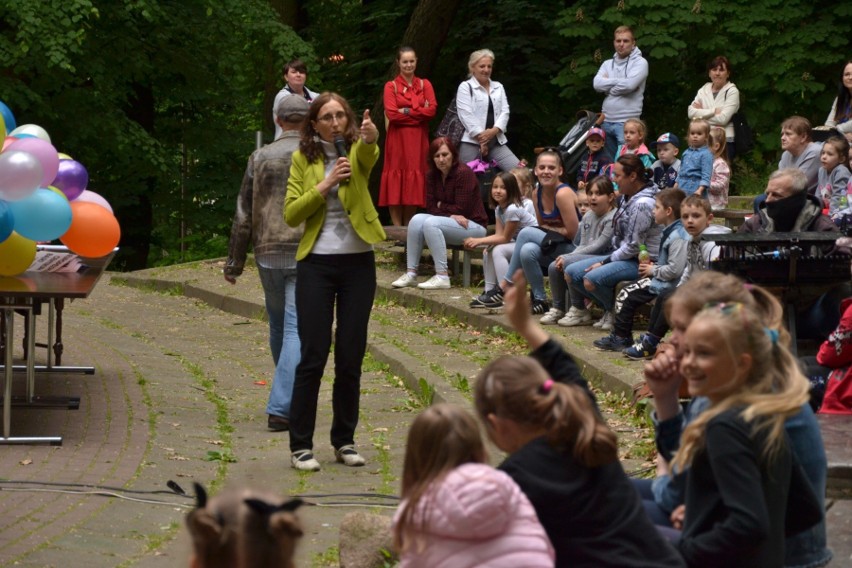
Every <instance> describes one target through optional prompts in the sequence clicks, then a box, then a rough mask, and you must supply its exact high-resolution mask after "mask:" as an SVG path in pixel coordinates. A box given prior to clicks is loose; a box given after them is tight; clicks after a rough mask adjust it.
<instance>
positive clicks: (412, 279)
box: [391, 272, 417, 288]
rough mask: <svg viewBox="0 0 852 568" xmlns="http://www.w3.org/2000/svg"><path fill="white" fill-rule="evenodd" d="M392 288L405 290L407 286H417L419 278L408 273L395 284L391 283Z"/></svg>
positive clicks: (395, 281)
mask: <svg viewBox="0 0 852 568" xmlns="http://www.w3.org/2000/svg"><path fill="white" fill-rule="evenodd" d="M391 286H393V287H394V288H405V287H407V286H417V276H414V275H413V274H409V273H408V272H406V273H405V274H403V275H402V276H400V277H399V278H397V279H396V280H394V281H393V282H391Z"/></svg>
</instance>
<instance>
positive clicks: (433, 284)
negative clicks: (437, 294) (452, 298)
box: [417, 274, 450, 290]
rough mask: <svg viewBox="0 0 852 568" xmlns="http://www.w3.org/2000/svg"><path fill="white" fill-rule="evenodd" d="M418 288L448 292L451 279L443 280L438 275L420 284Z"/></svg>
mask: <svg viewBox="0 0 852 568" xmlns="http://www.w3.org/2000/svg"><path fill="white" fill-rule="evenodd" d="M417 287H418V288H420V289H421V290H446V289H447V288H449V287H450V279H449V278H441V277H440V276H438V275H437V274H436V275H435V276H433V277H432V278H430V279H429V280H427V281H426V282H421V283H420V284H418V285H417Z"/></svg>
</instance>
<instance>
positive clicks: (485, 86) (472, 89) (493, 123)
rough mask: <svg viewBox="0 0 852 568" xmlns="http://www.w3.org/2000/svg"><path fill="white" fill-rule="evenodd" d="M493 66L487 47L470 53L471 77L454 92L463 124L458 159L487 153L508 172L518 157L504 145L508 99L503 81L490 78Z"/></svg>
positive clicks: (492, 58)
mask: <svg viewBox="0 0 852 568" xmlns="http://www.w3.org/2000/svg"><path fill="white" fill-rule="evenodd" d="M493 66H494V52H493V51H491V50H490V49H479V50H477V51H474V52H473V53H471V54H470V59H469V60H468V63H467V67H468V70H469V71H470V78H469V79H468V80H467V81H462V83H461V84H460V85H459V88H458V91H457V92H456V107H457V108H458V113H459V120H461V122H462V124H464V136H462V139H461V144H459V161H460V162H461V163H463V164H466V163H468V162H470V161H472V160H475V159H476V158H478V157H479V156H482V158H483V159H485V158H486V157H487V158H489V159H491V160H494V161H496V162H497V165H498V166H499V168H500V169H501V170H503V171H504V172H508V171H511V169H512V168H514V167H516V166H517V165H518V163H519V162H520V160H518V157H517V156H515V154H514V153H513V152H512V150H510V149H509V147H508V146H507V145H506V142H507V141H508V140H507V139H506V127H507V125H508V124H509V99H508V98H506V90H505V89H503V85H502V84H501V83H498V82H497V81H492V80H491V70H492V68H493Z"/></svg>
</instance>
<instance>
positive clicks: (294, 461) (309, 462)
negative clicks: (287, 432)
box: [290, 450, 320, 471]
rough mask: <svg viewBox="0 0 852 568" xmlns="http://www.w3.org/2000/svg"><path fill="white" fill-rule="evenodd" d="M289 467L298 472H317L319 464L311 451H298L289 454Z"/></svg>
mask: <svg viewBox="0 0 852 568" xmlns="http://www.w3.org/2000/svg"><path fill="white" fill-rule="evenodd" d="M290 465H292V466H293V468H294V469H298V470H299V471H319V470H320V462H318V461H317V460H316V459H315V458H314V453H313V452H312V451H311V450H299V451H297V452H293V453H292V454H290Z"/></svg>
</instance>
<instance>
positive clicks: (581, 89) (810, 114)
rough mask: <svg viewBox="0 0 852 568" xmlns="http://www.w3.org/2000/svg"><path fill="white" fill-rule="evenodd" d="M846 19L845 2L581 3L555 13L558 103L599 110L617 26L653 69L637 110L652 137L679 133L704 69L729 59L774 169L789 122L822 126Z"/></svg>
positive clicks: (844, 52) (849, 11) (844, 44)
mask: <svg viewBox="0 0 852 568" xmlns="http://www.w3.org/2000/svg"><path fill="white" fill-rule="evenodd" d="M850 18H852V4H850V3H848V2H847V3H842V2H841V3H836V2H831V3H828V4H825V3H822V4H820V3H814V2H809V1H806V0H789V1H787V2H778V1H776V0H715V1H712V2H711V1H704V2H702V0H690V1H689V2H683V1H681V0H619V1H617V2H613V1H611V0H581V1H579V2H574V3H572V4H571V6H570V7H567V8H565V9H563V10H562V11H561V12H560V14H559V20H558V27H559V33H560V35H561V37H562V43H563V46H564V52H563V56H562V64H563V65H562V69H561V71H560V72H559V73H558V74H557V75H556V77H555V79H554V83H555V84H556V85H558V86H559V87H561V88H562V93H561V96H562V98H563V99H564V100H566V101H571V102H572V104H576V105H581V106H589V107H592V108H599V107H600V100H601V96H600V95H599V94H598V93H595V92H594V90H593V89H592V78H593V77H594V74H595V73H596V72H597V69H598V67H599V66H600V64H601V62H602V61H603V60H606V59H609V58H611V57H612V55H613V52H614V50H613V47H612V36H613V31H614V29H615V28H616V27H617V26H619V25H622V24H625V25H629V26H631V27H633V29H634V31H635V33H636V38H637V45H638V46H639V47H640V49H641V50H642V52H643V54H644V55H645V57H646V59H648V63H649V67H650V72H649V73H650V74H649V79H648V83H647V87H646V90H645V107H644V111H643V118H645V120H646V121H647V122H648V124H649V126H650V129H651V133H650V134H656V133H661V132H665V131H673V132H675V133H677V134H682V133H684V132H685V130H686V125H687V117H686V109H687V106H688V105H689V104H690V102H691V101H692V98H693V97H694V96H695V92H696V91H697V90H698V88H699V87H701V85H703V84H704V83H705V82H707V80H708V79H707V71H706V66H707V63H708V62H709V61H710V60H711V59H712V58H713V57H715V56H717V55H725V56H726V57H728V59H730V61H731V67H732V74H731V80H732V81H734V82H735V83H736V84H737V87H739V90H740V93H741V97H742V109H743V111H744V112H745V113H746V114H747V116H748V118H749V121H750V122H751V124H752V127H753V129H754V131H755V134H756V135H757V139H758V156H756V158H757V159H758V160H765V161H769V162H771V161H775V160H777V155H776V154H777V149H778V148H779V134H778V133H779V125H780V123H781V121H782V120H783V119H784V118H785V117H787V116H790V115H793V114H799V115H802V116H805V117H807V118H808V119H810V120H811V122H812V123H814V124H815V125H817V124H822V123H823V121H824V120H825V116H826V115H827V114H828V110H829V109H830V107H831V101H832V99H833V97H834V96H835V94H836V89H837V84H838V80H839V77H840V73H841V68H842V66H843V62H844V61H845V60H846V59H848V54H849V50H848V48H849V36H850V34H849V32H850V26H849V22H850Z"/></svg>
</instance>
